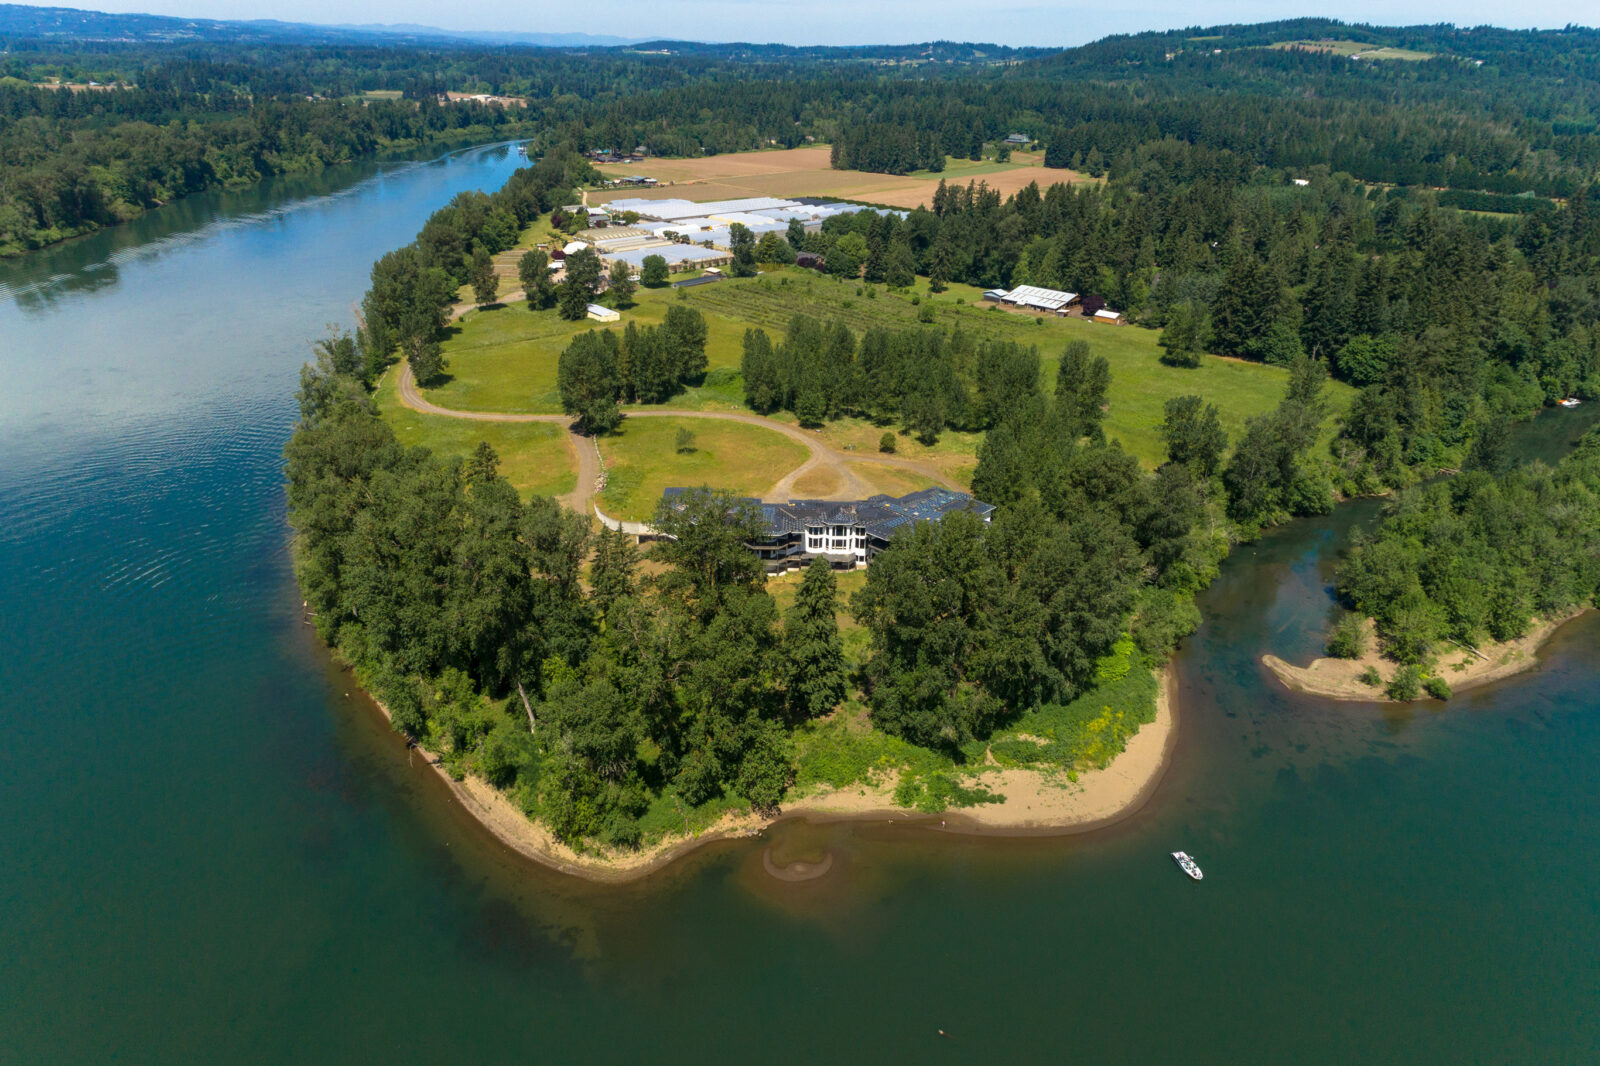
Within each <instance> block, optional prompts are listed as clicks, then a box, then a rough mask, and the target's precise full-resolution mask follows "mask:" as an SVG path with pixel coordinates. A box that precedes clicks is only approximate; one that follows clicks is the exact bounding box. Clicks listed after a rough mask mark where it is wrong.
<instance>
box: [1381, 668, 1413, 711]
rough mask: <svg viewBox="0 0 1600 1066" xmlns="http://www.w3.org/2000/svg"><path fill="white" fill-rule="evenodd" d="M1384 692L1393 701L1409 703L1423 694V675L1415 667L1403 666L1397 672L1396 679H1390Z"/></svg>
mask: <svg viewBox="0 0 1600 1066" xmlns="http://www.w3.org/2000/svg"><path fill="white" fill-rule="evenodd" d="M1383 692H1384V695H1386V696H1388V697H1389V698H1390V699H1391V700H1398V701H1399V702H1401V703H1409V702H1410V701H1412V700H1414V699H1416V698H1417V696H1418V695H1419V694H1420V693H1421V692H1422V675H1421V673H1419V672H1418V670H1417V668H1416V667H1415V666H1402V667H1401V668H1400V669H1398V670H1396V671H1395V674H1394V677H1392V678H1390V679H1389V684H1388V686H1387V687H1386V688H1384V690H1383Z"/></svg>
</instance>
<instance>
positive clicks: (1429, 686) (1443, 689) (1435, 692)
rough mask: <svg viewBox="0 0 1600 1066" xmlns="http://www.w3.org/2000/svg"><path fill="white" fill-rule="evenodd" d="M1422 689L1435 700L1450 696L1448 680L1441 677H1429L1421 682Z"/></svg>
mask: <svg viewBox="0 0 1600 1066" xmlns="http://www.w3.org/2000/svg"><path fill="white" fill-rule="evenodd" d="M1422 690H1423V691H1424V692H1426V693H1427V694H1428V695H1430V696H1432V697H1433V698H1434V699H1436V700H1447V699H1449V698H1450V682H1448V681H1446V680H1445V679H1444V678H1442V677H1430V678H1427V679H1426V680H1424V681H1423V682H1422Z"/></svg>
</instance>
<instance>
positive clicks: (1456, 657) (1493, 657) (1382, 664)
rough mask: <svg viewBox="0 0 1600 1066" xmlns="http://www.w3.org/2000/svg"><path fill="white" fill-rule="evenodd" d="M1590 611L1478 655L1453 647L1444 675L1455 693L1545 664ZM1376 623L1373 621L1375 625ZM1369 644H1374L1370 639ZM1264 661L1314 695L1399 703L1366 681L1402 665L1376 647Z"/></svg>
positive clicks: (1289, 683)
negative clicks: (1553, 644)
mask: <svg viewBox="0 0 1600 1066" xmlns="http://www.w3.org/2000/svg"><path fill="white" fill-rule="evenodd" d="M1586 613H1588V610H1587V609H1585V610H1580V611H1574V612H1572V613H1570V614H1566V615H1562V616H1561V617H1559V618H1555V619H1549V620H1546V621H1541V622H1537V623H1535V624H1534V626H1533V627H1532V628H1531V629H1530V630H1529V631H1528V633H1527V634H1526V635H1525V636H1522V637H1519V638H1518V639H1516V640H1507V641H1501V642H1499V643H1497V644H1486V645H1484V646H1483V647H1481V648H1479V649H1477V654H1474V653H1473V652H1472V651H1470V650H1468V649H1466V648H1462V647H1459V646H1452V647H1451V650H1450V651H1449V652H1448V653H1447V654H1445V655H1442V656H1440V662H1439V668H1438V675H1439V676H1440V677H1442V678H1444V679H1445V681H1447V682H1449V684H1450V689H1451V691H1452V692H1463V691H1465V690H1467V689H1471V688H1476V687H1478V686H1479V685H1486V684H1488V683H1489V682H1491V681H1499V680H1501V679H1502V678H1507V677H1511V676H1512V675H1513V674H1519V673H1522V672H1523V671H1525V670H1531V669H1533V668H1534V667H1535V666H1537V665H1539V658H1538V651H1539V648H1540V647H1542V646H1543V645H1544V644H1545V642H1546V641H1548V640H1549V639H1550V638H1551V637H1553V636H1554V635H1555V634H1556V631H1557V630H1559V629H1560V628H1561V627H1562V626H1564V625H1566V624H1567V623H1568V622H1570V621H1572V620H1574V619H1576V618H1579V617H1582V616H1583V615H1584V614H1586ZM1370 625H1371V623H1370V622H1369V623H1368V626H1369V628H1370ZM1369 644H1374V642H1370V641H1369ZM1374 649H1375V644H1374ZM1261 664H1262V665H1263V666H1265V667H1266V668H1267V669H1268V670H1269V671H1271V672H1272V674H1273V676H1274V677H1276V678H1277V679H1278V680H1279V681H1281V682H1283V684H1284V685H1285V686H1286V687H1287V688H1291V689H1293V690H1294V691H1296V692H1304V693H1306V694H1307V695H1310V696H1321V697H1323V698H1324V699H1332V700H1350V701H1355V702H1360V703H1395V702H1398V701H1395V700H1391V699H1390V698H1389V697H1388V696H1386V695H1385V694H1384V691H1383V689H1382V688H1381V687H1379V686H1374V685H1369V684H1367V683H1366V682H1365V681H1362V680H1361V675H1362V674H1364V673H1366V672H1367V671H1368V670H1369V669H1372V670H1377V671H1378V672H1379V673H1380V674H1382V675H1383V678H1384V680H1385V681H1388V679H1389V678H1391V677H1393V676H1394V672H1395V670H1397V669H1398V667H1397V665H1396V664H1395V663H1393V662H1390V661H1389V660H1387V659H1385V658H1383V656H1382V655H1380V654H1379V653H1378V652H1377V651H1376V650H1370V651H1368V652H1367V653H1366V654H1365V655H1363V656H1361V658H1359V659H1332V658H1321V659H1313V660H1312V661H1311V663H1310V665H1308V666H1295V665H1294V664H1293V663H1289V662H1285V661H1284V660H1283V659H1280V658H1278V657H1277V656H1276V655H1271V654H1267V655H1263V656H1261Z"/></svg>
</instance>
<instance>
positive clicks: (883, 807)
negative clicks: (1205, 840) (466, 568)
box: [360, 662, 1177, 884]
mask: <svg viewBox="0 0 1600 1066" xmlns="http://www.w3.org/2000/svg"><path fill="white" fill-rule="evenodd" d="M1174 685H1175V677H1174V670H1173V666H1172V664H1171V662H1169V663H1168V664H1167V665H1166V666H1165V667H1164V668H1163V669H1162V670H1161V672H1160V674H1159V678H1158V686H1157V690H1156V716H1155V720H1154V721H1152V722H1149V723H1147V724H1145V725H1143V726H1141V727H1140V728H1139V731H1138V732H1137V733H1135V734H1134V735H1133V736H1131V737H1129V738H1128V742H1127V745H1126V746H1125V747H1124V749H1123V751H1122V752H1121V753H1120V754H1118V755H1117V757H1116V758H1115V759H1113V760H1112V761H1111V763H1110V764H1109V765H1107V766H1106V767H1105V768H1104V769H1100V770H1085V771H1082V772H1080V773H1079V774H1078V780H1077V781H1076V782H1069V781H1067V780H1066V775H1065V774H1064V773H1062V772H1045V771H1039V770H1027V769H1020V768H1012V769H1001V768H998V767H996V768H994V769H992V770H989V771H985V772H983V773H981V774H980V776H979V778H978V783H980V784H983V785H985V786H987V787H989V788H990V789H991V790H994V791H996V792H998V793H1000V794H1002V795H1004V796H1005V799H1004V800H1003V801H1002V802H1000V803H994V804H985V805H981V806H978V807H964V808H959V809H953V810H950V811H946V812H944V813H943V814H942V815H934V814H924V813H922V812H920V811H915V810H910V809H908V808H905V807H896V806H895V805H894V802H893V795H894V781H893V780H890V781H888V782H886V783H883V784H878V785H856V786H851V787H850V788H848V789H840V790H831V791H825V792H817V793H812V794H810V795H807V796H803V797H799V798H797V799H795V801H794V803H793V804H792V805H790V806H785V807H783V808H782V809H781V811H780V813H779V814H778V816H777V817H775V818H767V817H764V816H762V815H760V814H757V813H756V812H754V811H749V812H746V813H744V814H728V815H725V816H723V817H722V818H721V819H720V820H719V821H717V822H715V823H714V824H713V825H711V826H710V827H708V828H707V829H704V830H702V831H701V832H699V833H697V834H695V835H693V836H688V837H681V836H680V837H673V838H670V839H667V840H662V841H659V842H658V843H656V844H654V845H650V846H647V847H643V848H640V849H639V850H637V851H608V852H604V853H602V854H600V855H591V854H582V853H579V852H577V851H574V850H573V849H572V848H570V847H568V846H566V845H565V844H562V843H561V842H560V841H558V840H556V839H555V838H554V837H552V836H551V835H550V834H549V832H548V831H546V830H545V829H544V827H542V826H541V825H539V824H538V823H537V822H534V821H532V820H530V819H529V818H528V817H527V816H526V815H524V814H523V813H522V811H521V810H520V809H518V808H517V807H516V806H515V805H514V804H513V803H512V802H511V801H510V800H509V799H508V798H507V797H506V796H505V794H504V793H502V792H500V791H499V790H497V789H495V788H494V787H492V786H491V785H489V783H488V782H486V781H484V780H482V779H480V778H477V777H473V776H470V775H469V776H467V777H464V778H462V779H461V780H460V781H457V780H456V779H454V778H453V777H451V776H450V774H449V773H448V772H446V770H445V768H444V767H443V766H442V765H441V764H440V759H439V756H438V754H437V753H435V752H432V751H429V750H428V749H426V748H424V747H422V746H421V745H420V744H418V745H415V750H416V751H417V752H418V753H420V754H421V755H422V757H423V759H424V760H425V761H426V762H427V763H428V765H429V766H430V767H431V768H432V769H433V771H434V773H436V774H438V775H439V777H440V779H441V780H443V781H444V783H445V784H446V785H447V786H448V787H449V789H450V793H451V795H452V796H453V797H454V798H455V800H456V801H457V802H458V803H460V804H461V806H462V807H463V808H464V809H465V810H466V812H467V813H468V814H470V815H472V817H473V818H474V819H475V820H476V821H477V822H478V823H479V824H480V825H482V826H483V828H484V829H486V830H487V831H488V832H489V833H490V834H491V835H493V836H494V837H495V839H496V840H498V841H499V842H500V843H501V844H503V845H504V846H505V847H507V848H510V849H511V850H512V851H514V852H516V853H517V854H519V855H521V856H523V857H524V858H526V859H528V860H530V861H532V862H535V863H537V864H538V865H540V866H543V867H545V868H546V869H549V870H554V871H556V872H558V873H563V874H568V875H570V876H573V877H578V878H582V879H584V880H587V881H596V882H602V883H610V884H622V883H625V882H629V881H636V880H639V879H641V878H644V877H647V876H649V875H650V874H652V873H655V872H656V871H658V870H661V869H663V868H664V867H666V866H668V865H670V864H671V863H673V862H674V861H676V860H678V859H680V858H682V857H684V856H686V855H688V854H689V853H691V852H693V851H695V850H697V849H699V848H701V847H703V846H705V845H707V844H713V843H716V842H717V841H721V840H733V839H738V838H741V837H753V836H759V835H760V834H761V832H762V831H763V830H765V829H767V828H769V827H771V826H773V825H776V824H778V823H779V822H786V821H792V820H794V819H797V818H798V819H804V820H806V821H810V822H843V821H877V820H879V819H883V818H890V819H901V820H907V821H911V820H915V821H918V822H921V823H931V822H932V820H933V819H934V818H939V819H940V824H939V828H940V829H941V830H943V831H944V832H948V833H955V834H960V835H968V836H974V835H976V836H1072V835H1076V834H1078V833H1087V832H1091V831H1093V830H1095V829H1101V828H1104V827H1105V826H1108V825H1112V824H1114V823H1116V822H1120V821H1122V820H1123V819H1125V818H1129V817H1131V816H1133V815H1134V814H1136V813H1137V812H1138V811H1139V810H1140V809H1142V808H1143V807H1144V805H1145V803H1146V802H1147V801H1148V800H1149V798H1150V796H1151V795H1152V794H1153V793H1154V792H1155V790H1156V786H1157V785H1159V784H1160V782H1161V779H1162V777H1163V776H1165V772H1166V769H1167V766H1168V764H1169V763H1170V761H1171V757H1172V751H1173V748H1174V746H1175V743H1176V740H1177V729H1176V725H1177V706H1176V701H1175V693H1174V691H1173V689H1174ZM360 691H361V693H362V695H363V696H365V697H366V700H367V702H368V703H370V704H371V705H372V706H373V707H374V708H376V709H377V711H378V713H380V714H382V715H383V716H384V719H385V720H386V721H392V717H391V715H390V713H389V709H388V708H387V707H385V706H384V705H383V703H382V702H380V701H379V700H377V699H376V698H375V697H373V696H372V695H371V694H370V693H368V692H367V691H366V690H365V689H361V690H360Z"/></svg>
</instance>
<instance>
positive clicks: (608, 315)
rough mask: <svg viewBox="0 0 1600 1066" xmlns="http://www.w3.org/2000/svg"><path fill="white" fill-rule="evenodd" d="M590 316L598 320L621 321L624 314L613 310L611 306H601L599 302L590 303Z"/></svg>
mask: <svg viewBox="0 0 1600 1066" xmlns="http://www.w3.org/2000/svg"><path fill="white" fill-rule="evenodd" d="M589 317H590V318H592V319H594V320H595V321H596V322H621V321H622V316H621V315H620V314H618V313H617V312H615V311H613V310H612V309H611V308H609V307H601V306H600V305H599V304H590V305H589Z"/></svg>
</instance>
